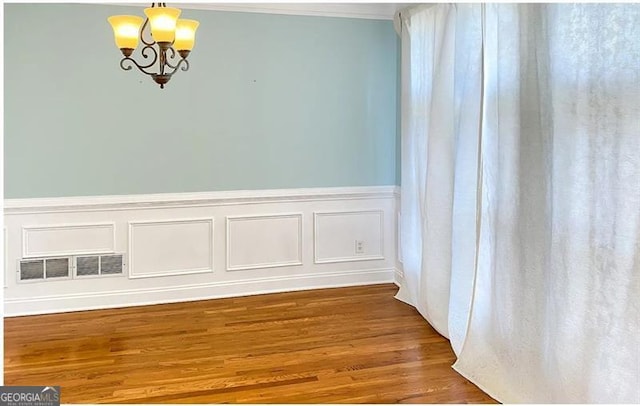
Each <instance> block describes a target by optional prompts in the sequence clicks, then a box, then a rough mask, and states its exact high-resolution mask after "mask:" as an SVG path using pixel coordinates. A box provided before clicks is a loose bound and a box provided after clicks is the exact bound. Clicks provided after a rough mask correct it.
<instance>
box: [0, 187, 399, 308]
mask: <svg viewBox="0 0 640 406" xmlns="http://www.w3.org/2000/svg"><path fill="white" fill-rule="evenodd" d="M396 199H397V188H396V187H394V186H388V187H387V186H380V187H353V188H322V189H287V190H262V191H234V192H207V193H180V194H156V195H132V196H100V197H71V198H51V199H40V198H38V199H8V200H5V217H4V220H5V230H6V236H7V241H6V255H5V268H6V269H5V284H6V288H5V315H7V316H14V315H25V314H40V313H52V312H63V311H73V310H84V309H94V308H109V307H121V306H131V305H140V304H152V303H167V302H178V301H188V300H198V299H208V298H219V297H228V296H242V295H250V294H258V293H265V292H281V291H290V290H302V289H315V288H323V287H337V286H349V285H365V284H375V283H389V282H393V281H394V271H395V269H396V267H397V255H396V247H397V244H396V241H397V240H396V224H397V214H396V207H397V202H396ZM98 253H123V254H125V263H126V264H125V265H126V266H125V269H124V271H125V272H124V275H123V276H105V277H94V278H82V279H79V278H78V279H65V280H48V281H37V282H33V281H31V282H19V281H18V273H17V272H18V263H19V260H20V259H22V258H30V257H51V256H65V255H77V254H98Z"/></svg>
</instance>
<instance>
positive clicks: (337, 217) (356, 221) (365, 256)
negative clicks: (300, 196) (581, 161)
mask: <svg viewBox="0 0 640 406" xmlns="http://www.w3.org/2000/svg"><path fill="white" fill-rule="evenodd" d="M314 230H315V239H314V240H315V250H314V251H315V262H316V264H323V263H333V262H351V261H364V260H374V259H377V260H383V259H384V212H383V211H382V210H372V211H349V212H347V211H344V212H328V213H319V212H316V213H315V215H314ZM357 245H360V248H361V250H360V251H358V250H357Z"/></svg>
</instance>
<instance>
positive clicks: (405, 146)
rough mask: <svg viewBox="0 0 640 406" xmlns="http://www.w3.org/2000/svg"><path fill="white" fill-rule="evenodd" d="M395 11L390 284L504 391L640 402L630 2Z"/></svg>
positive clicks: (493, 390)
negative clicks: (398, 68) (396, 187)
mask: <svg viewBox="0 0 640 406" xmlns="http://www.w3.org/2000/svg"><path fill="white" fill-rule="evenodd" d="M401 17H402V18H401V23H402V30H401V31H402V117H401V120H402V179H401V180H402V186H401V233H400V239H401V257H402V260H403V268H404V274H405V280H404V282H403V285H402V286H401V289H400V291H399V293H398V298H399V299H401V300H404V301H406V302H408V303H410V304H412V305H414V306H415V307H416V308H417V309H418V311H419V312H420V313H421V314H422V315H423V316H424V317H425V318H426V319H427V320H428V321H429V322H430V323H431V324H432V325H433V326H434V328H436V330H437V331H439V332H440V333H441V334H443V335H445V336H447V337H448V338H449V339H450V340H451V345H452V347H453V349H454V352H455V353H456V355H457V357H458V361H457V362H456V364H455V365H454V368H455V369H456V370H457V371H459V372H460V373H461V374H463V375H464V376H466V377H468V378H469V379H470V380H471V381H472V382H474V383H476V384H477V385H479V386H480V387H481V388H482V389H483V390H485V391H486V392H487V393H489V394H490V395H491V396H493V397H495V398H496V399H498V400H500V401H502V402H531V403H541V402H564V403H572V402H584V403H587V402H608V403H617V402H640V41H639V40H638V38H640V28H639V27H640V5H638V4H597V5H596V4H530V5H525V4H521V5H514V4H491V5H480V4H474V5H468V4H466V5H462V4H458V5H455V6H454V5H436V6H432V7H424V8H414V9H412V10H411V12H410V13H406V14H404V13H401Z"/></svg>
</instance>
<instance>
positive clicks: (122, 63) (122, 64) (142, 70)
mask: <svg viewBox="0 0 640 406" xmlns="http://www.w3.org/2000/svg"><path fill="white" fill-rule="evenodd" d="M125 62H130V63H131V64H133V65H135V67H136V68H138V70H139V71H140V72H142V73H144V74H145V75H152V74H153V72H147V71H146V70H145V69H147V68H149V67H150V66H151V65H147V66H142V65H140V64H139V63H138V62H136V61H135V59H133V58H130V57H128V56H126V57H124V58H122V59H121V60H120V67H121V68H122V69H123V70H131V69H132V66H131V65H128V66H125Z"/></svg>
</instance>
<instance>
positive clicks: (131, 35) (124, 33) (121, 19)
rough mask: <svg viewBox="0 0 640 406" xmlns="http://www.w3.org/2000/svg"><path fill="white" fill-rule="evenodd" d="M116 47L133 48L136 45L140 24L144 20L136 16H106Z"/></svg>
mask: <svg viewBox="0 0 640 406" xmlns="http://www.w3.org/2000/svg"><path fill="white" fill-rule="evenodd" d="M108 21H109V24H111V27H112V28H113V34H114V36H115V39H116V46H117V47H118V48H129V49H135V48H136V47H137V46H138V37H139V35H140V26H141V25H142V22H143V21H144V20H143V18H142V17H138V16H111V17H109V18H108Z"/></svg>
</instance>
